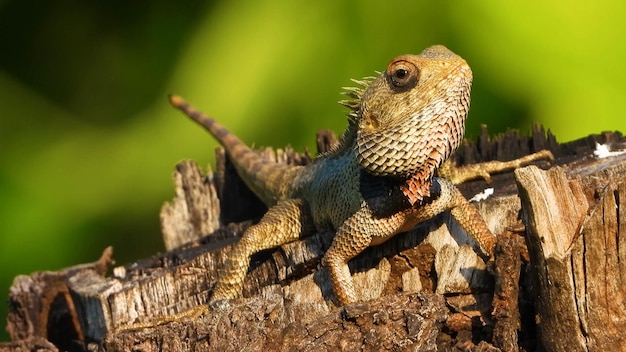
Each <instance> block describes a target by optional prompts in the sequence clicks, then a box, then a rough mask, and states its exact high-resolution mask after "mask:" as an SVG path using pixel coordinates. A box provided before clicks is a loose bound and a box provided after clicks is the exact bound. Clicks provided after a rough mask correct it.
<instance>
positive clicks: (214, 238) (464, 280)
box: [0, 127, 626, 351]
mask: <svg viewBox="0 0 626 352" xmlns="http://www.w3.org/2000/svg"><path fill="white" fill-rule="evenodd" d="M318 141H319V143H318V144H319V146H318V147H319V149H320V150H324V149H326V148H328V147H329V146H330V145H332V144H333V143H334V139H333V138H332V135H330V134H328V133H325V132H323V133H321V134H320V135H319V136H318ZM596 142H599V143H606V144H608V145H609V146H611V147H613V148H614V149H620V148H622V147H623V146H624V142H625V140H624V138H623V137H622V136H621V134H619V133H604V134H602V135H592V136H589V137H587V138H585V139H581V140H578V141H574V142H570V143H565V144H558V143H557V142H556V140H555V138H554V137H553V136H552V135H550V134H549V133H548V134H547V135H546V134H545V132H544V131H543V130H542V129H540V128H538V127H535V130H534V132H533V136H532V137H520V136H518V135H517V134H516V133H515V132H511V133H508V134H506V135H502V136H499V137H498V138H495V139H494V140H490V139H489V138H488V136H487V133H486V130H484V131H483V134H482V135H481V137H480V138H479V139H478V142H477V143H469V142H466V143H465V144H464V145H463V147H462V148H461V149H460V150H459V151H458V152H457V153H456V154H455V156H454V158H455V160H456V161H457V163H459V164H471V163H476V162H481V161H487V160H493V159H497V160H510V159H514V158H518V157H520V156H523V155H526V154H529V153H531V152H534V151H539V150H542V149H549V150H551V151H552V153H553V154H554V155H555V157H556V160H555V162H554V163H552V164H549V163H547V162H540V163H538V164H539V166H541V167H544V168H547V167H550V169H549V170H548V171H544V170H541V169H539V168H538V167H536V166H529V167H524V168H521V169H518V170H516V171H515V173H512V172H509V173H503V174H498V175H494V176H493V177H492V181H491V184H489V185H488V184H486V183H485V182H484V181H482V180H479V181H471V182H467V183H465V184H463V185H461V186H460V187H459V188H460V189H461V190H462V192H463V193H464V194H465V195H466V196H467V197H468V198H471V197H472V196H474V195H475V194H477V193H479V192H481V191H483V190H484V189H485V188H486V187H493V188H494V189H495V193H494V195H493V196H491V197H489V198H487V199H486V200H482V201H479V202H477V203H476V206H477V207H478V209H479V211H480V212H481V214H482V215H483V216H484V218H485V220H486V221H487V224H488V225H489V227H490V229H491V230H492V231H493V232H494V233H496V234H498V243H497V246H496V252H495V256H494V257H495V260H494V261H491V262H489V263H484V262H483V261H482V259H480V257H479V256H477V255H476V252H475V250H474V248H473V247H475V246H476V245H475V243H473V241H472V240H471V239H470V238H469V237H468V236H467V235H466V234H465V233H464V232H463V230H462V229H461V228H460V227H459V226H458V225H457V224H456V222H455V221H454V220H453V219H452V218H451V217H450V215H449V214H447V213H444V214H441V215H439V216H437V217H435V218H433V219H431V220H429V221H426V222H424V223H423V224H420V225H419V226H418V227H416V228H415V229H413V230H411V231H409V232H407V233H404V234H400V235H397V236H395V237H394V238H392V239H390V240H389V241H387V242H385V243H383V244H381V245H379V246H376V247H372V248H369V249H367V250H366V251H365V252H364V253H362V254H361V255H359V256H357V257H356V258H354V259H353V260H352V261H351V262H350V271H351V273H352V276H353V279H354V282H355V286H356V288H357V291H358V292H359V293H360V295H361V297H362V298H363V301H362V302H359V303H354V304H349V305H347V306H344V307H337V306H336V303H335V302H336V301H335V299H334V296H333V293H332V289H331V287H330V281H329V279H328V273H327V272H326V270H325V269H323V268H321V265H320V260H321V258H322V256H323V255H324V252H325V251H326V249H327V248H328V247H329V245H330V243H331V241H332V236H333V234H332V233H318V234H316V235H314V236H311V237H307V238H302V239H300V240H298V241H295V242H292V243H288V244H286V245H283V246H281V247H279V248H277V249H275V250H270V251H265V252H262V253H258V254H257V255H255V256H253V258H252V260H251V268H250V271H249V273H248V275H247V277H246V281H245V285H244V297H245V298H242V299H239V300H235V301H232V302H230V304H229V305H228V306H224V307H220V308H217V309H213V310H211V311H210V312H208V313H205V314H203V315H200V316H193V315H192V316H189V315H186V314H185V313H184V312H185V311H187V310H188V309H190V308H193V307H198V306H201V305H206V304H207V300H208V297H209V294H210V291H211V289H212V286H213V284H214V283H215V278H216V272H217V268H219V267H220V266H221V264H222V263H223V262H224V260H225V258H226V256H227V255H228V252H229V249H230V247H231V245H232V243H234V242H236V241H237V240H238V238H239V237H240V236H241V234H242V233H243V231H245V229H246V228H247V227H248V226H249V225H250V224H252V223H253V221H255V220H258V218H259V217H260V216H261V215H262V214H263V212H264V211H265V208H264V206H263V205H262V203H260V201H259V200H258V199H256V197H254V195H252V194H251V192H250V191H249V190H248V189H247V188H246V187H245V186H243V183H242V182H241V180H239V178H238V177H237V176H236V174H235V173H234V171H233V169H232V166H231V165H230V164H229V162H228V161H227V160H226V158H225V157H224V155H223V152H218V160H220V161H219V162H218V170H217V172H216V174H215V175H211V173H210V172H209V175H207V176H205V175H203V174H202V172H201V171H200V169H199V168H198V167H197V165H196V164H194V163H193V162H189V161H186V162H182V163H180V164H179V165H178V166H177V168H176V172H175V175H174V180H175V186H176V196H175V198H174V200H173V201H172V202H171V203H170V204H168V205H166V206H164V208H163V211H162V214H161V220H162V227H163V234H164V241H165V243H166V246H167V248H168V252H167V253H164V254H161V255H157V256H155V257H153V258H149V259H145V260H141V261H138V262H136V263H131V264H127V265H125V266H120V267H116V268H114V269H113V273H112V275H110V276H108V277H107V276H105V272H106V268H107V266H109V265H110V263H111V255H112V252H111V250H110V249H107V250H105V252H104V253H103V256H102V257H101V258H100V259H99V260H98V261H96V262H94V263H92V264H84V265H79V266H76V267H71V268H68V269H65V270H61V271H58V272H43V273H35V274H32V275H30V276H18V277H16V278H15V280H14V283H13V286H12V287H11V292H10V313H9V318H8V324H7V330H8V331H9V334H10V335H11V339H12V340H13V342H10V343H4V344H0V350H10V349H13V350H24V351H28V350H37V351H57V350H69V351H83V350H90V351H91V350H93V351H117V350H124V351H131V350H133V351H134V350H141V351H160V350H170V351H242V350H244V351H255V350H258V351H267V350H278V351H281V350H284V351H293V350H305V351H336V350H416V351H418V350H419V351H422V350H425V351H428V350H449V349H453V348H458V349H463V350H471V351H500V350H501V351H520V350H522V351H534V350H538V349H545V350H547V351H609V350H610V351H619V350H626V338H625V337H624V335H623V334H620V332H621V331H623V330H624V328H626V308H625V305H624V302H625V299H626V234H625V231H623V229H625V228H626V220H625V219H626V185H625V184H623V183H622V181H623V180H624V179H625V175H626V170H625V168H626V155H617V154H618V153H615V154H616V155H614V156H610V157H607V158H598V157H595V156H594V155H593V150H594V149H595V143H596ZM263 152H264V153H268V155H273V156H274V157H276V158H277V160H280V161H281V162H287V163H296V164H306V163H308V162H310V158H309V157H308V155H306V154H305V155H299V154H297V153H294V152H293V151H292V150H286V151H278V152H276V153H274V152H271V151H269V150H265V151H263ZM518 192H519V196H518ZM225 224H228V225H225ZM209 233H210V234H209Z"/></svg>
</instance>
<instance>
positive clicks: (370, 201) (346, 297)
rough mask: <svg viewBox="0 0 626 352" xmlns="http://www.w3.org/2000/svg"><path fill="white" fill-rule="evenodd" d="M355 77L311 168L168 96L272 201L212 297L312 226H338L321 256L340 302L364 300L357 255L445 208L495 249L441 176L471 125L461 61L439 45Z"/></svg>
mask: <svg viewBox="0 0 626 352" xmlns="http://www.w3.org/2000/svg"><path fill="white" fill-rule="evenodd" d="M355 82H357V83H360V84H361V85H362V86H363V88H351V89H348V95H349V96H350V97H351V98H352V99H350V100H347V101H343V102H342V104H343V105H346V106H348V107H350V108H351V112H350V114H349V115H348V116H349V126H348V128H347V130H346V132H345V133H344V135H343V137H342V138H341V140H340V142H339V144H338V145H337V146H336V147H335V148H334V149H333V150H332V151H330V152H328V153H326V154H323V155H321V156H320V157H318V158H317V159H316V160H314V161H313V163H311V164H310V165H307V166H305V167H302V166H287V165H283V164H278V163H275V162H272V161H269V160H267V159H264V158H263V157H261V156H259V154H257V153H256V152H255V151H253V150H251V149H250V148H249V147H247V146H246V145H245V144H244V143H242V142H241V141H240V140H239V139H237V138H236V137H235V136H234V135H233V134H231V133H230V132H228V131H227V130H226V129H225V128H224V127H222V126H221V125H219V124H218V123H217V122H215V121H214V120H213V119H211V118H209V117H207V116H206V115H204V114H202V113H200V112H198V111H196V110H194V109H193V108H192V107H191V106H190V105H189V104H187V103H186V102H185V101H183V100H182V99H181V98H180V97H177V96H172V97H171V98H170V100H171V102H172V104H173V105H174V106H175V107H177V108H179V109H180V110H182V111H183V112H185V113H186V114H187V115H189V116H190V117H191V118H192V119H193V120H195V121H197V122H198V123H200V124H202V125H203V126H204V127H205V128H206V129H208V130H209V132H211V133H212V134H213V136H214V137H215V138H217V139H218V140H219V142H220V143H221V144H222V145H223V146H224V148H225V149H226V152H227V153H228V155H229V156H230V158H231V160H232V162H233V164H234V165H235V168H236V169H237V172H238V173H239V174H240V176H241V178H242V179H243V180H244V182H246V184H247V185H248V186H249V187H250V189H252V191H254V192H255V193H256V194H257V195H258V196H259V197H260V198H261V199H262V200H263V201H264V202H265V203H267V204H268V206H270V208H269V211H268V212H267V213H266V214H265V216H264V217H263V218H262V219H261V221H260V222H259V223H258V224H256V225H254V226H252V227H250V228H249V229H248V230H247V231H246V232H245V233H244V235H243V237H242V239H241V241H240V242H239V243H238V244H237V245H236V246H235V247H234V249H233V250H232V252H231V253H230V255H229V257H228V260H227V262H226V263H225V265H224V267H223V268H222V269H221V270H220V272H219V279H218V282H217V285H216V287H215V289H214V291H213V296H212V297H211V302H216V301H220V300H225V299H233V298H237V297H239V296H240V295H241V291H242V287H243V282H244V277H245V275H246V273H247V271H248V266H249V262H250V256H251V255H253V254H254V253H256V252H258V251H261V250H264V249H268V248H272V247H276V246H279V245H281V244H284V243H287V242H290V241H294V240H296V239H298V238H300V237H303V236H308V235H312V234H314V233H315V232H316V231H323V230H334V231H335V232H336V235H335V238H334V240H333V243H332V245H331V247H330V248H329V250H328V251H327V253H326V255H325V256H324V258H323V264H324V266H325V267H327V268H328V270H329V272H330V276H331V279H332V284H333V289H334V292H335V296H336V298H337V301H338V303H339V304H340V305H344V304H347V303H350V302H354V301H357V300H358V299H359V297H358V296H357V294H356V292H355V291H354V286H353V284H352V279H351V276H350V272H349V270H348V265H347V262H348V261H349V260H350V259H351V258H353V257H354V256H356V255H357V254H359V253H360V252H362V251H363V250H364V249H365V248H367V247H369V246H372V245H376V244H379V243H382V242H384V241H386V240H387V239H389V238H390V237H392V236H394V235H395V234H397V233H400V232H403V231H407V230H409V229H411V228H412V227H414V226H415V225H416V224H418V223H420V222H422V221H424V220H427V219H429V218H432V217H434V216H435V215H437V214H439V213H441V212H443V211H447V210H449V211H451V214H452V215H453V217H454V218H455V219H456V220H457V222H458V223H459V224H460V225H461V227H463V228H464V229H465V230H466V232H467V233H468V234H469V235H470V236H471V237H472V238H473V239H474V240H475V241H476V243H477V244H478V246H479V249H480V250H481V251H482V252H483V254H485V255H491V254H492V252H493V247H494V244H495V236H494V235H493V234H492V233H491V232H490V231H489V229H488V228H487V226H486V224H485V222H484V220H483V219H482V217H481V216H480V215H479V214H478V212H477V210H476V209H475V208H474V207H473V206H472V205H471V204H469V203H468V201H467V200H466V199H465V198H464V197H463V195H462V194H461V193H460V192H459V191H458V189H457V188H456V187H455V186H454V185H453V184H452V182H450V181H448V180H446V179H444V178H441V177H435V173H436V171H437V169H438V168H439V167H440V166H441V164H442V163H443V162H444V161H446V160H447V159H448V157H449V156H450V154H451V153H452V152H453V151H454V150H455V149H456V148H457V147H458V145H459V144H460V142H461V141H462V138H463V134H464V131H465V118H466V116H467V111H468V109H469V99H470V88H471V82H472V73H471V70H470V67H469V66H468V65H467V63H466V62H465V60H463V59H462V58H461V57H459V56H457V55H455V54H454V53H452V52H451V51H449V50H448V49H446V48H445V47H443V46H433V47H430V48H428V49H426V50H424V51H423V52H422V53H421V54H420V55H404V56H400V57H397V58H396V59H394V60H393V61H391V63H389V65H388V66H387V69H386V70H385V72H383V73H382V74H380V75H379V76H378V77H376V78H367V79H365V80H363V81H355ZM444 169H445V170H444V171H447V170H448V169H449V168H444ZM490 171H496V170H488V172H490ZM481 172H482V171H479V176H484V173H481ZM456 176H458V175H455V177H456ZM462 177H464V176H461V178H462ZM487 177H488V174H487Z"/></svg>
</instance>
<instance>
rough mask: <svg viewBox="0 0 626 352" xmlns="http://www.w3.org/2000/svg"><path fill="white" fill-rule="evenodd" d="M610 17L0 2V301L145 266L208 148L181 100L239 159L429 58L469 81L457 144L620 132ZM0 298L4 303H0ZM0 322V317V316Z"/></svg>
mask: <svg viewBox="0 0 626 352" xmlns="http://www.w3.org/2000/svg"><path fill="white" fill-rule="evenodd" d="M625 8H626V5H625V4H624V3H622V2H619V1H607V0H603V1H596V2H583V1H570V2H556V1H553V2H542V1H525V2H507V1H495V0H494V1H485V0H474V1H437V2H434V1H429V2H427V1H397V0H393V1H388V2H378V1H337V2H320V3H315V2H304V1H286V0H276V1H271V2H270V1H257V2H252V1H250V2H245V1H244V2H227V1H215V2H196V1H184V2H170V1H164V0H155V1H145V0H144V1H135V2H128V1H121V0H117V1H79V0H58V1H54V2H53V1H33V0H4V1H0V48H1V49H0V50H1V53H0V287H2V288H4V289H3V290H4V292H6V291H7V289H8V287H9V285H10V283H11V281H12V278H13V277H14V276H15V275H17V274H28V273H30V272H32V271H38V270H55V269H59V268H62V267H66V266H70V265H73V264H77V263H80V262H86V261H92V260H95V259H96V258H97V257H98V256H99V254H100V251H101V250H102V249H103V248H104V247H105V246H107V245H113V246H114V248H115V257H116V259H117V261H118V263H119V264H122V263H128V262H130V261H132V260H135V259H139V258H142V257H146V256H150V255H151V254H154V253H155V252H157V251H159V250H162V245H161V244H160V232H159V220H158V213H159V209H160V207H161V204H162V203H163V202H164V201H167V200H169V199H170V198H171V196H172V192H173V191H172V185H171V179H170V177H171V173H172V170H173V166H174V165H175V163H176V162H177V161H179V160H181V159H183V158H190V159H194V160H197V161H199V162H200V163H201V164H203V165H206V164H209V163H211V162H212V154H213V148H214V147H215V146H216V144H215V143H214V142H213V141H212V140H211V138H210V137H209V136H208V135H207V134H206V133H205V132H204V131H202V130H201V129H200V128H199V127H197V126H195V125H193V124H192V123H190V122H189V121H187V120H185V118H184V117H182V116H181V115H180V114H179V113H178V112H176V111H174V110H173V109H172V108H170V107H169V106H168V104H167V100H166V94H167V93H169V92H175V93H179V94H181V95H183V96H184V97H186V98H187V99H188V100H189V101H191V102H193V103H194V104H195V105H196V106H198V107H199V108H201V109H202V110H204V111H206V112H207V113H209V114H211V115H213V116H215V117H216V118H217V119H219V120H220V121H222V122H223V123H224V124H225V125H227V126H229V127H230V129H231V130H232V131H234V132H236V133H237V134H238V135H239V136H241V138H242V139H244V140H245V141H248V142H249V143H251V144H255V145H272V146H283V145H285V144H289V143H290V144H291V145H292V146H294V147H295V148H296V149H297V150H302V149H303V148H305V147H309V148H312V146H313V136H314V132H315V131H316V130H318V129H320V128H330V129H333V130H335V131H337V132H339V131H341V130H342V128H343V127H344V126H345V121H344V118H343V114H344V109H343V108H341V107H340V106H339V105H337V104H336V103H335V102H336V101H337V100H339V99H340V98H341V97H340V96H339V94H338V92H339V91H340V87H342V86H346V85H350V84H351V83H350V81H349V78H360V77H362V76H366V75H371V74H373V73H374V70H383V69H384V67H385V65H386V63H387V62H388V61H389V60H390V59H391V58H393V57H394V56H396V55H399V54H403V53H417V52H419V51H421V50H422V49H423V48H425V47H427V46H429V45H431V44H435V43H441V44H444V45H446V46H448V47H449V48H450V49H452V50H453V51H455V52H457V53H458V54H460V55H461V56H463V57H464V58H465V59H466V60H467V61H468V62H469V63H470V65H471V66H472V68H473V70H474V76H475V80H474V88H473V101H472V109H471V112H470V118H469V120H468V134H469V135H470V136H472V135H477V133H478V131H479V125H480V124H482V123H486V124H488V125H489V126H490V130H491V131H492V132H501V131H504V130H506V129H507V128H519V129H521V130H522V131H528V130H529V128H530V124H531V122H532V121H539V122H541V123H542V124H544V125H545V126H546V127H548V128H550V129H551V130H552V131H553V132H554V133H555V134H556V135H557V137H558V138H559V140H562V141H565V140H571V139H574V138H578V137H582V136H585V135H587V134H590V133H597V132H600V131H602V130H622V131H623V130H624V127H626V123H624V122H623V118H622V116H621V113H622V110H623V104H624V101H625V99H624V98H625V96H626V94H625V93H626V84H625V83H624V82H626V70H625V69H624V63H625V62H626V43H625V41H626V40H625V39H624V34H625V33H626V24H625V23H626V21H624V19H623V17H624V15H625V14H626V12H625V11H624V10H625ZM2 297H6V295H5V294H2ZM0 314H1V315H0V319H1V318H2V317H4V316H5V314H6V308H5V307H4V305H2V310H1V311H0Z"/></svg>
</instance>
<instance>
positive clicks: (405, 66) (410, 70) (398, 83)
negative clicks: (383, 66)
mask: <svg viewBox="0 0 626 352" xmlns="http://www.w3.org/2000/svg"><path fill="white" fill-rule="evenodd" d="M386 73H387V77H388V78H389V81H390V83H391V84H392V85H393V86H394V87H395V88H396V89H398V90H400V91H405V90H408V89H411V88H413V87H415V85H416V84H417V80H418V78H419V69H418V68H417V66H415V64H413V63H412V62H408V61H405V60H397V61H392V62H391V63H390V64H389V66H387V72H386Z"/></svg>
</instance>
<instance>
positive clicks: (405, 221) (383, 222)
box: [323, 178, 496, 305]
mask: <svg viewBox="0 0 626 352" xmlns="http://www.w3.org/2000/svg"><path fill="white" fill-rule="evenodd" d="M433 183H436V184H438V186H439V187H440V192H439V194H438V196H437V197H436V198H434V199H429V200H428V203H426V204H421V205H415V206H413V207H410V208H408V209H406V210H403V211H401V212H397V213H395V214H392V215H390V216H387V217H376V216H374V215H373V214H372V211H371V210H370V209H369V207H368V206H363V207H362V208H361V209H360V210H359V211H358V212H356V213H355V214H354V215H352V216H351V217H350V218H348V219H347V220H346V221H345V222H344V223H343V224H342V225H341V226H340V228H339V229H338V230H337V234H336V236H335V238H334V240H333V243H332V245H331V247H330V248H329V249H328V251H327V252H326V255H325V256H324V259H323V264H324V266H326V267H327V268H328V270H329V273H330V277H331V281H332V285H333V290H334V293H335V296H336V298H337V301H338V303H339V304H340V305H345V304H348V303H352V302H355V301H357V300H358V297H357V294H356V291H355V289H354V284H353V282H352V277H351V276H350V271H349V269H348V261H349V260H350V259H352V258H353V257H355V256H356V255H358V254H359V253H361V252H362V251H363V250H365V249H366V248H367V247H369V246H372V245H377V244H380V243H382V242H384V241H386V240H388V239H389V238H391V237H393V236H394V235H396V234H398V233H400V232H404V231H408V230H410V229H411V228H413V227H414V226H415V225H417V224H419V223H420V222H423V221H425V220H428V219H430V218H433V217H434V216H436V215H437V214H440V213H442V212H444V211H446V210H450V212H451V214H452V216H453V217H454V219H455V220H456V221H457V222H458V223H459V225H460V226H461V227H462V228H463V229H464V230H465V231H466V232H467V233H468V235H469V236H471V237H472V238H473V239H474V240H475V241H476V243H477V244H478V246H479V247H480V250H481V251H482V252H483V254H484V255H486V256H491V255H492V253H493V249H494V246H495V243H496V237H495V236H494V235H493V234H492V233H491V231H490V230H489V228H488V227H487V224H486V223H485V221H484V219H483V218H482V216H481V215H480V214H479V213H478V210H477V209H476V208H475V207H474V206H473V205H472V204H470V203H469V202H468V201H467V199H465V197H464V196H463V194H461V192H460V191H459V190H458V189H457V188H456V187H455V186H454V185H453V184H452V183H451V182H450V181H448V180H446V179H442V178H435V179H434V180H433Z"/></svg>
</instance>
